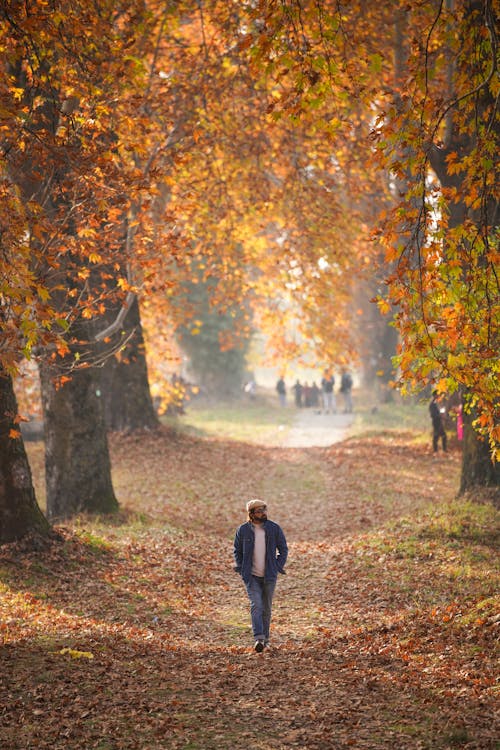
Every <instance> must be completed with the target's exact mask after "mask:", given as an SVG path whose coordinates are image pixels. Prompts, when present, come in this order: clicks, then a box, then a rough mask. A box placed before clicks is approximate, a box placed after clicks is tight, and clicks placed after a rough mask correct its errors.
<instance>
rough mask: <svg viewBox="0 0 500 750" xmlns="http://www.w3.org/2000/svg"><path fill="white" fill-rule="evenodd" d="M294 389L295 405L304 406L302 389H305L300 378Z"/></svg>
mask: <svg viewBox="0 0 500 750" xmlns="http://www.w3.org/2000/svg"><path fill="white" fill-rule="evenodd" d="M292 390H293V391H294V392H295V406H297V407H298V408H299V409H300V408H302V391H303V390H304V389H303V388H302V384H301V382H300V380H297V382H296V383H295V385H294V386H293V389H292Z"/></svg>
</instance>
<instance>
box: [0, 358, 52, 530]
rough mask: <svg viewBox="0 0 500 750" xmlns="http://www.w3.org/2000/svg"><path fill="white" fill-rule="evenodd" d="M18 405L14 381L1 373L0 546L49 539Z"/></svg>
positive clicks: (48, 528) (47, 525) (47, 526)
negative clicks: (28, 538)
mask: <svg viewBox="0 0 500 750" xmlns="http://www.w3.org/2000/svg"><path fill="white" fill-rule="evenodd" d="M16 414H17V402H16V397H15V394H14V388H13V385H12V379H11V377H10V376H8V375H6V374H5V373H2V372H0V544H1V543H5V542H13V541H15V540H16V539H21V538H22V537H23V536H26V535H27V534H33V533H36V534H39V535H42V536H46V535H47V534H48V533H49V531H50V526H49V524H48V521H47V519H46V518H45V516H44V515H43V513H42V511H41V510H40V508H39V506H38V504H37V501H36V497H35V490H34V487H33V482H32V479H31V470H30V466H29V462H28V457H27V455H26V451H25V449H24V443H23V440H22V437H21V436H20V435H19V437H13V435H12V434H11V430H13V431H14V433H15V432H20V430H19V425H16V424H15V422H14V417H15V416H16Z"/></svg>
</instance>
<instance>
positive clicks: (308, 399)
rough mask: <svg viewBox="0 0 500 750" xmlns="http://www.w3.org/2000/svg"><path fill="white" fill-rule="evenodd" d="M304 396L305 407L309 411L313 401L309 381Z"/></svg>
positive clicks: (305, 385)
mask: <svg viewBox="0 0 500 750" xmlns="http://www.w3.org/2000/svg"><path fill="white" fill-rule="evenodd" d="M303 395H304V406H305V407H306V409H309V407H310V406H311V400H312V388H311V386H310V385H309V383H308V382H307V381H306V382H305V383H304V393H303Z"/></svg>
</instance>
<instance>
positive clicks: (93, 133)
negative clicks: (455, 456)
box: [0, 0, 500, 542]
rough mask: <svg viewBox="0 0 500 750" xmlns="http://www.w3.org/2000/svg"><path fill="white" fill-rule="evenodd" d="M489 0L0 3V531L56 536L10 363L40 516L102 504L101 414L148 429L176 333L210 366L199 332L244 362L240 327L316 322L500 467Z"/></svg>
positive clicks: (494, 93)
mask: <svg viewBox="0 0 500 750" xmlns="http://www.w3.org/2000/svg"><path fill="white" fill-rule="evenodd" d="M498 10H499V8H498V2H495V1H494V0H460V1H459V0H456V1H455V2H453V1H452V0H446V2H445V0H424V2H421V3H418V4H415V7H413V5H412V4H409V3H407V2H403V1H402V0H394V1H391V2H380V1H379V2H375V0H373V1H372V0H368V1H366V0H365V1H363V2H361V0H359V1H358V0H352V2H350V3H345V4H342V3H339V2H337V1H336V0H332V1H331V2H330V1H329V0H325V1H324V2H307V1H306V2H303V1H301V0H282V2H272V1H271V0H262V1H261V2H257V3H255V2H245V1H244V0H243V2H227V1H226V2H220V0H201V1H200V0H198V1H197V2H191V1H188V0H186V1H184V2H183V1H182V0H181V2H175V3H170V2H167V3H165V2H157V1H156V0H95V2H93V3H89V2H87V0H72V2H71V3H70V2H69V1H68V0H49V2H47V3H44V4H40V3H36V2H30V0H26V1H25V2H20V1H18V0H8V2H6V3H4V4H3V5H2V8H1V9H0V45H1V50H2V54H1V62H0V114H1V116H0V158H1V172H0V193H1V195H0V197H1V200H0V232H1V234H0V542H5V541H11V540H13V539H16V538H19V537H21V536H23V535H25V534H27V533H30V532H37V533H47V532H48V529H49V525H48V522H47V520H46V519H45V517H44V516H43V514H42V513H41V511H40V510H39V508H38V505H37V503H36V498H35V494H34V490H33V485H32V481H31V474H30V468H29V464H28V461H27V457H26V453H25V451H24V446H23V441H22V437H21V431H20V419H21V418H20V416H19V414H18V408H17V404H16V398H15V393H14V381H15V379H16V377H17V376H18V374H19V371H20V369H21V368H22V365H23V363H24V362H26V361H27V360H29V361H36V363H37V364H38V367H39V371H40V382H41V390H42V405H43V417H44V425H45V444H46V478H47V516H48V519H49V520H52V519H59V518H64V517H65V516H69V515H71V514H73V513H76V512H79V511H90V512H94V511H98V512H111V511H113V510H114V509H116V508H117V505H118V504H117V499H116V497H115V495H114V490H113V486H112V481H111V469H110V460H109V454H108V448H107V431H108V430H132V429H153V428H155V427H156V426H157V417H156V414H155V410H154V409H153V404H152V398H151V394H150V388H149V379H148V370H153V371H154V372H155V377H156V374H157V373H161V372H162V367H161V363H162V361H164V360H165V359H166V358H167V357H168V356H169V349H168V347H169V346H173V345H174V342H177V343H178V344H179V343H180V345H181V346H182V342H184V346H185V347H186V350H187V349H189V350H190V355H191V359H192V361H193V362H196V361H197V362H198V363H199V365H198V366H199V368H200V369H201V370H203V368H204V367H205V364H204V363H205V362H206V357H205V355H204V353H203V346H198V347H197V346H196V344H197V336H199V339H198V340H199V341H200V342H201V341H202V340H204V341H205V342H206V341H212V342H213V344H212V346H213V345H216V344H218V348H219V350H220V353H221V357H220V359H219V360H218V365H217V366H218V367H219V368H220V370H221V371H222V372H223V371H224V369H226V370H227V369H228V368H229V369H230V370H231V371H232V372H233V373H234V374H235V378H237V377H239V376H240V372H241V369H240V368H241V366H242V363H244V352H245V350H246V347H247V346H248V342H249V340H250V337H251V335H252V331H253V330H254V329H256V328H258V329H260V330H264V331H265V332H266V334H267V336H268V337H269V340H270V342H271V344H272V347H273V349H274V351H275V352H277V356H278V357H279V358H280V361H281V362H283V363H285V362H286V361H287V360H288V359H290V358H293V357H297V356H299V355H300V353H301V351H300V346H301V343H300V342H303V341H306V342H307V343H308V347H309V348H311V347H316V355H317V357H318V361H322V362H325V363H330V362H337V363H339V364H342V363H344V362H355V361H357V360H359V358H361V360H362V362H373V361H376V362H378V363H379V367H380V364H381V366H382V368H383V370H384V372H385V374H386V379H387V380H389V379H390V378H393V379H394V380H397V381H398V385H399V386H400V387H401V388H402V389H403V390H407V391H411V390H418V389H422V388H423V387H425V386H426V385H429V384H430V385H431V386H432V387H435V388H437V389H438V390H439V391H441V392H443V393H454V392H457V393H458V394H459V395H460V398H462V399H463V400H464V404H465V415H466V419H465V422H466V424H465V427H466V434H465V440H464V451H463V467H462V483H461V489H462V490H463V491H465V490H467V489H470V488H473V487H474V486H476V485H498V479H499V471H498V463H497V461H496V459H497V458H498V446H499V443H500V440H499V438H500V425H499V408H500V407H499V401H498V393H499V392H500V383H499V372H500V364H499V358H498V344H499V336H498V320H499V312H500V310H499V308H500V295H499V281H498V270H499V265H498V261H499V255H500V253H499V248H498V196H497V193H496V192H495V191H496V183H497V176H498V164H497V153H498V145H499V144H498V131H499V120H498V94H499V90H500V86H499V77H498V39H497V28H498ZM368 300H372V302H371V304H368ZM291 321H293V326H292V325H291ZM202 330H203V333H204V336H203V337H202V336H201V335H200V331H202ZM291 331H295V332H296V331H299V332H300V336H298V337H295V336H294V335H290V332H291ZM205 333H206V336H205ZM212 374H213V383H214V387H215V386H216V383H217V382H218V378H219V375H218V374H217V372H215V371H214V372H213V373H212Z"/></svg>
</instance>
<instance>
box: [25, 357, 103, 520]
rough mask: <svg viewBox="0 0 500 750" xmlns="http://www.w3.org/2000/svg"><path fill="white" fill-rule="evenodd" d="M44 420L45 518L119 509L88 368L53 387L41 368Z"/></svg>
mask: <svg viewBox="0 0 500 750" xmlns="http://www.w3.org/2000/svg"><path fill="white" fill-rule="evenodd" d="M40 372H41V383H42V404H43V412H44V420H45V469H46V485H47V515H48V517H49V518H50V519H61V518H67V517H69V516H71V515H73V514H75V513H79V512H82V511H83V512H85V511H87V512H91V513H112V512H114V511H116V510H117V509H118V502H117V500H116V497H115V494H114V490H113V485H112V482H111V464H110V457H109V451H108V443H107V435H106V427H105V423H104V414H103V409H102V403H101V399H100V397H99V395H98V392H99V383H98V380H97V379H96V377H95V371H94V370H92V369H91V368H84V369H79V370H75V371H74V372H73V374H72V378H71V380H70V381H69V382H66V383H65V384H64V385H58V383H57V378H55V377H54V372H53V371H52V370H51V368H50V367H49V366H48V365H47V364H43V365H42V366H41V369H40Z"/></svg>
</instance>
